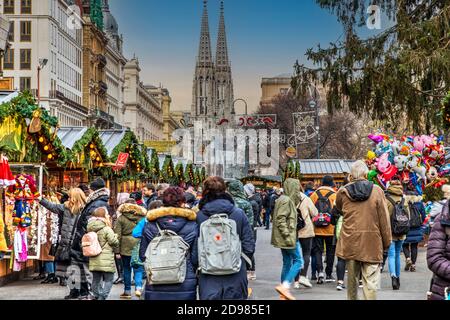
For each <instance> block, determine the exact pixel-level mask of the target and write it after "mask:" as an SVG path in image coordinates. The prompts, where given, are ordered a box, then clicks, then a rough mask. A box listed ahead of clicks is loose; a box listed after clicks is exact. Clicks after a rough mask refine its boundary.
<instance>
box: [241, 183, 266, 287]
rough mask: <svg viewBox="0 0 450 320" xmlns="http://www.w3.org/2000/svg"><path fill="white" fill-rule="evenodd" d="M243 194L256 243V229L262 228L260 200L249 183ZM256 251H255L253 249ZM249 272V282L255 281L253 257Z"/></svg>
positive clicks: (253, 257)
mask: <svg viewBox="0 0 450 320" xmlns="http://www.w3.org/2000/svg"><path fill="white" fill-rule="evenodd" d="M244 190H245V194H246V196H247V198H248V201H249V202H250V204H251V207H252V212H253V239H254V240H255V245H256V241H257V238H258V227H259V226H262V222H261V210H262V199H261V196H260V195H259V193H257V192H256V189H255V186H254V185H253V184H251V183H247V184H246V185H245V186H244ZM255 250H256V249H255ZM249 271H250V278H249V279H250V280H252V281H255V280H256V261H255V255H253V256H252V264H251V266H250V268H249Z"/></svg>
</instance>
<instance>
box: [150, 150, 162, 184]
mask: <svg viewBox="0 0 450 320" xmlns="http://www.w3.org/2000/svg"><path fill="white" fill-rule="evenodd" d="M149 168H150V169H149V176H150V179H151V180H152V181H154V182H159V176H160V170H159V158H158V153H157V152H156V150H153V152H152V158H151V159H150V167H149Z"/></svg>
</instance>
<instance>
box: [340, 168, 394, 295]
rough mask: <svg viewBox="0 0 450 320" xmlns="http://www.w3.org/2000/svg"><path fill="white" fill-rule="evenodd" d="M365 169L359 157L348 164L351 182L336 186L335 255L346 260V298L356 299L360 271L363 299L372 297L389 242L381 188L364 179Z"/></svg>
mask: <svg viewBox="0 0 450 320" xmlns="http://www.w3.org/2000/svg"><path fill="white" fill-rule="evenodd" d="M368 172H369V169H368V168H367V165H366V164H365V163H364V162H363V161H357V162H355V163H354V164H353V166H352V168H351V174H350V181H351V183H350V184H348V185H347V186H345V187H344V188H342V189H340V190H339V192H338V194H337V198H336V210H338V211H339V212H340V213H341V214H342V216H343V224H342V230H341V234H340V237H339V240H338V244H337V250H336V255H337V256H338V257H339V258H341V259H343V260H346V261H347V265H348V292H347V295H348V299H349V300H357V299H358V285H359V275H360V274H361V275H362V282H363V291H364V299H365V300H376V298H377V294H376V292H377V289H378V286H379V282H380V274H381V273H380V265H381V263H382V262H383V251H385V250H387V249H388V248H389V246H390V245H391V241H392V235H391V223H390V218H389V211H388V209H387V203H386V198H385V196H384V193H383V190H382V189H381V188H380V187H378V186H376V185H374V184H373V183H371V182H369V181H367V174H368Z"/></svg>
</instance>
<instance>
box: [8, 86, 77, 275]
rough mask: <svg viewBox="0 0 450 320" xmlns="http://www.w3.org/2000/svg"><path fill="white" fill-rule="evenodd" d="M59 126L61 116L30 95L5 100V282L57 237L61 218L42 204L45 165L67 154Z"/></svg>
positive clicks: (25, 268) (59, 162) (59, 161)
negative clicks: (51, 213)
mask: <svg viewBox="0 0 450 320" xmlns="http://www.w3.org/2000/svg"><path fill="white" fill-rule="evenodd" d="M57 129H58V121H57V119H56V118H55V117H52V116H50V115H49V114H48V112H47V111H46V110H43V109H41V108H38V107H37V105H36V103H35V101H34V99H33V97H31V96H30V95H28V94H18V95H15V97H13V98H12V99H9V100H8V101H6V102H4V103H2V104H1V105H0V159H1V169H2V170H0V171H1V174H2V177H1V178H0V179H1V180H2V181H3V183H2V184H1V188H2V190H1V192H0V194H1V196H0V198H1V201H0V216H1V220H2V222H3V225H1V226H0V242H2V243H3V247H2V248H0V253H1V255H0V258H1V259H2V260H1V262H0V283H5V282H7V281H8V280H10V278H11V277H12V278H17V277H20V276H23V275H24V272H26V271H28V270H29V269H30V268H32V267H33V260H35V259H40V258H41V254H42V245H43V244H46V243H53V242H55V241H56V240H57V237H55V235H57V233H58V223H57V220H56V219H54V218H55V217H52V216H51V215H50V214H49V213H48V212H47V211H46V210H45V209H44V208H42V207H41V206H40V205H39V204H38V199H39V197H40V196H41V195H42V194H45V192H44V190H43V185H44V183H43V178H44V169H45V168H46V167H51V166H57V165H63V164H64V163H66V162H67V159H68V152H67V151H66V150H65V148H64V147H63V146H62V144H61V141H60V140H59V138H58V137H57V136H56V132H57ZM5 177H6V178H5ZM0 224H1V223H0ZM48 227H49V228H48ZM2 239H4V241H2Z"/></svg>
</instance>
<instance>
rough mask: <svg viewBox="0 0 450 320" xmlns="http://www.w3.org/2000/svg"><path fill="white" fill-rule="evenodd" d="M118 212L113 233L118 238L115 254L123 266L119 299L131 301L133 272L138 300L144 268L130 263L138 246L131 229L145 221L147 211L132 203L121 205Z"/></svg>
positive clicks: (137, 240)
mask: <svg viewBox="0 0 450 320" xmlns="http://www.w3.org/2000/svg"><path fill="white" fill-rule="evenodd" d="M118 212H119V213H120V217H119V218H118V219H117V222H116V225H115V227H114V232H115V233H116V234H117V236H118V238H119V248H118V249H117V250H116V254H120V259H122V264H123V280H124V286H125V289H124V293H123V294H122V295H121V296H120V298H121V299H131V272H132V271H133V272H134V283H135V285H136V290H135V295H136V297H138V298H140V296H141V294H142V287H143V281H142V278H143V275H144V267H143V266H142V265H133V266H132V263H131V256H132V253H133V248H134V247H135V246H136V245H137V244H138V242H139V239H136V238H134V237H133V229H134V228H135V227H136V226H137V224H138V223H139V222H140V221H141V220H142V219H145V216H146V214H147V210H146V209H145V208H144V207H142V206H139V205H137V204H133V203H125V204H122V205H121V206H120V207H119V209H118Z"/></svg>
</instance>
